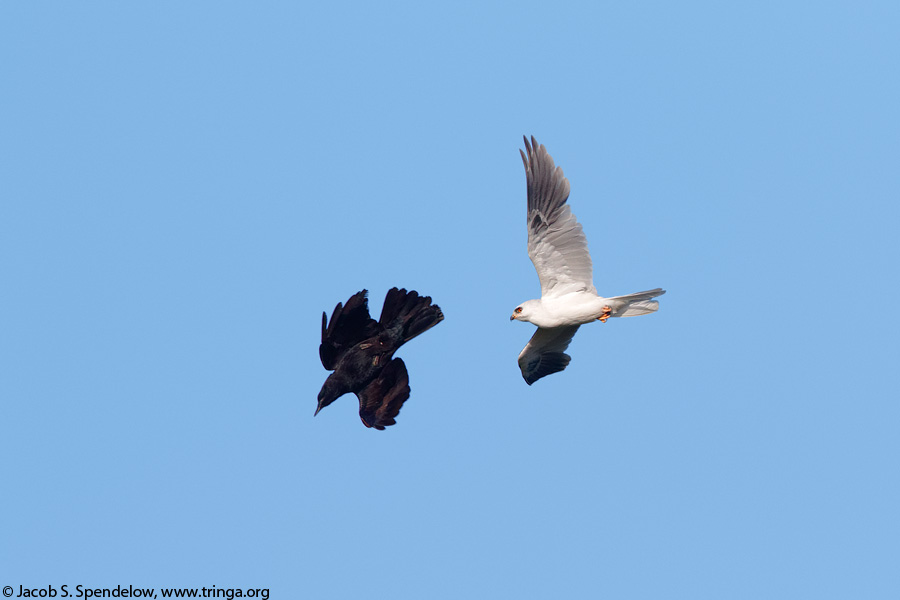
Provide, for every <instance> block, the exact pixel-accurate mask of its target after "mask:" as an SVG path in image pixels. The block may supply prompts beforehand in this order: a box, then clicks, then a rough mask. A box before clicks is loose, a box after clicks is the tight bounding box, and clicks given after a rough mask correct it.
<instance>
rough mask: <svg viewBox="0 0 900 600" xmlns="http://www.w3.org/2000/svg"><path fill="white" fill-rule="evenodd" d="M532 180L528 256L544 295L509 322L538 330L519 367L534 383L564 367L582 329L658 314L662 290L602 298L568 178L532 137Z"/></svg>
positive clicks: (528, 158)
mask: <svg viewBox="0 0 900 600" xmlns="http://www.w3.org/2000/svg"><path fill="white" fill-rule="evenodd" d="M525 149H526V150H527V152H528V154H526V153H525V152H522V151H521V150H520V151H519V152H520V153H521V154H522V162H524V163H525V174H526V179H527V182H528V256H529V257H531V262H533V263H534V268H535V269H536V270H537V274H538V277H539V278H540V280H541V297H540V299H538V300H528V301H526V302H523V303H522V304H520V305H519V306H518V307H517V308H516V309H515V310H514V311H513V314H512V316H511V317H510V320H511V321H512V320H517V321H527V322H529V323H533V324H535V325H537V327H538V330H537V331H536V332H535V334H534V335H533V336H532V338H531V339H530V340H529V341H528V344H527V345H526V346H525V348H524V349H523V350H522V353H521V354H519V368H520V369H521V370H522V377H524V378H525V382H526V383H527V384H528V385H531V384H532V383H534V382H535V381H537V380H538V379H540V378H541V377H545V376H547V375H551V374H552V373H557V372H559V371H562V370H563V369H565V368H566V366H568V364H569V361H570V360H571V357H570V356H569V355H568V354H566V353H565V350H566V348H568V347H569V343H570V342H571V341H572V337H573V336H574V335H575V332H576V331H578V327H580V326H581V325H584V324H586V323H591V322H593V321H600V322H601V323H605V322H606V320H607V319H609V318H610V317H634V316H637V315H645V314H647V313H652V312H655V311H656V310H657V309H658V308H659V303H658V302H657V301H656V300H654V299H653V298H656V297H657V296H662V295H663V294H665V293H666V292H665V290H663V289H662V288H656V289H655V290H649V291H646V292H638V293H636V294H628V295H627V296H614V297H612V298H604V297H603V296H600V295H598V294H597V290H596V289H595V288H594V283H593V275H592V272H591V271H592V269H591V255H590V254H589V253H588V248H587V239H586V238H585V237H584V232H583V231H582V230H581V225H579V224H578V221H577V220H576V219H575V215H573V214H572V211H571V209H570V208H569V205H568V204H566V200H568V198H569V180H568V179H566V178H565V176H564V175H563V171H562V169H561V168H559V167H557V166H555V165H554V164H553V158H551V157H550V154H549V153H548V152H547V149H546V148H545V147H544V146H543V145H538V143H537V141H536V140H535V139H534V137H532V138H531V144H529V143H528V138H525Z"/></svg>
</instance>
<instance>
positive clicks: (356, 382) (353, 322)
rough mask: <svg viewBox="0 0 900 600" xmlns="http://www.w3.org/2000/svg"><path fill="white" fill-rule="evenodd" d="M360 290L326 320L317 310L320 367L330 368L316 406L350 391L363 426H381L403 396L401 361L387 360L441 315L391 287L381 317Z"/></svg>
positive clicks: (405, 379) (405, 378) (390, 420)
mask: <svg viewBox="0 0 900 600" xmlns="http://www.w3.org/2000/svg"><path fill="white" fill-rule="evenodd" d="M366 294H367V292H366V290H362V291H360V292H357V293H356V294H354V295H353V296H351V297H350V299H349V300H347V304H346V306H343V305H341V304H340V303H338V305H337V306H336V307H335V309H334V312H333V313H332V315H331V321H330V322H329V321H328V318H327V315H326V314H325V313H322V343H321V345H320V346H319V357H320V358H321V359H322V366H324V367H325V368H326V369H329V370H334V373H332V374H331V375H329V376H328V379H326V380H325V384H324V385H323V386H322V390H321V391H320V392H319V397H318V400H319V405H318V408H317V409H316V414H318V413H319V411H320V410H322V409H323V408H325V407H326V406H328V405H329V404H331V403H332V402H334V401H335V400H336V399H338V398H339V397H340V396H343V395H344V394H348V393H350V392H352V393H354V394H356V396H357V397H358V398H359V416H360V418H361V419H362V422H363V424H364V425H365V426H366V427H374V428H376V429H384V428H385V427H387V426H389V425H394V424H395V423H396V421H395V420H394V417H396V416H397V414H398V413H399V412H400V407H401V406H402V405H403V403H404V402H405V401H406V399H407V398H409V391H410V390H409V375H408V373H407V372H406V365H405V364H404V363H403V361H402V360H400V359H399V358H393V356H394V353H395V352H396V351H397V349H398V348H400V346H402V345H403V344H404V343H406V342H408V341H409V340H411V339H412V338H414V337H416V336H417V335H419V334H421V333H424V332H425V331H427V330H428V329H431V328H432V327H434V326H435V325H437V324H438V323H440V322H441V321H442V320H443V318H444V315H443V313H441V309H440V307H438V306H437V305H436V304H432V303H431V298H429V297H428V296H419V294H418V293H417V292H416V291H414V290H413V291H410V292H407V291H406V290H404V289H397V288H392V289H391V290H389V291H388V293H387V296H385V299H384V306H383V307H382V309H381V318H380V319H379V320H378V321H375V320H374V319H372V318H371V317H370V316H369V308H368V302H367V300H366Z"/></svg>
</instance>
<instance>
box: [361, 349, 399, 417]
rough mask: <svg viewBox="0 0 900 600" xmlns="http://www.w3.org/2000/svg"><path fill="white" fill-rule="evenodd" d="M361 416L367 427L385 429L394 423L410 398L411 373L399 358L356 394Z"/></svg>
mask: <svg viewBox="0 0 900 600" xmlns="http://www.w3.org/2000/svg"><path fill="white" fill-rule="evenodd" d="M356 395H357V397H358V398H359V418H360V419H362V422H363V425H365V426H366V427H374V428H375V429H382V430H383V429H384V428H385V427H388V426H389V425H394V424H396V423H397V421H395V420H394V417H396V416H397V414H399V413H400V407H401V406H403V403H404V402H406V399H407V398H409V374H408V373H407V372H406V365H405V364H404V363H403V361H402V360H400V359H399V358H395V359H394V360H392V361H391V362H389V363H388V364H387V365H386V366H385V367H384V369H383V370H382V371H381V373H380V374H379V375H378V377H376V378H375V379H374V380H373V381H372V383H370V384H369V385H367V386H366V387H365V388H364V389H363V390H362V391H361V392H359V393H357V394H356Z"/></svg>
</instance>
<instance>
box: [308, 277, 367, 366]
mask: <svg viewBox="0 0 900 600" xmlns="http://www.w3.org/2000/svg"><path fill="white" fill-rule="evenodd" d="M366 294H368V291H367V290H362V291H360V292H357V293H355V294H353V295H352V296H350V299H349V300H347V304H346V306H344V305H341V303H340V302H338V303H337V306H335V307H334V312H333V313H331V321H330V322H329V321H328V318H327V316H326V315H325V313H324V312H323V313H322V343H321V344H320V345H319V358H321V359H322V366H323V367H325V368H326V369H328V370H329V371H331V370H334V367H335V365H336V364H337V362H338V360H340V358H341V355H342V354H343V353H344V352H346V351H347V350H348V349H349V348H352V347H353V346H354V345H356V344H358V343H359V342H361V341H363V340H367V339H369V338H370V337H373V336H375V335H378V333H379V332H380V331H381V327H380V326H379V325H378V322H377V321H376V320H375V319H373V318H372V317H370V316H369V303H368V299H367V298H366Z"/></svg>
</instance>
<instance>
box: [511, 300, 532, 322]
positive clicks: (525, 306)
mask: <svg viewBox="0 0 900 600" xmlns="http://www.w3.org/2000/svg"><path fill="white" fill-rule="evenodd" d="M533 304H534V300H528V301H526V302H523V303H522V304H520V305H519V306H517V307H516V310H514V311H513V314H512V316H511V317H510V318H509V320H510V321H525V322H527V323H531V316H532V315H533V314H534V306H533Z"/></svg>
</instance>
